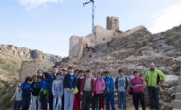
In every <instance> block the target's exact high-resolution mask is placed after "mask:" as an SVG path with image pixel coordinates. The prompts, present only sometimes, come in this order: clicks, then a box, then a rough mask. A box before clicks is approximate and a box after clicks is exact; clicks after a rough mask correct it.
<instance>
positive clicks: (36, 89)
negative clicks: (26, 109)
mask: <svg viewBox="0 0 181 110" xmlns="http://www.w3.org/2000/svg"><path fill="white" fill-rule="evenodd" d="M32 79H33V82H32V84H31V85H30V87H31V90H32V104H31V110H35V105H36V102H37V101H38V95H39V92H40V82H38V81H37V75H34V76H33V77H32ZM40 107H41V105H40V101H38V110H40Z"/></svg>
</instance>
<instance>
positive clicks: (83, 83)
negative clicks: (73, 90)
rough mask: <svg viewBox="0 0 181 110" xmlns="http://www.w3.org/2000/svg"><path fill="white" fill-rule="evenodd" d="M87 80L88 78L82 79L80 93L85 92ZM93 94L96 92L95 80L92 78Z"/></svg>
mask: <svg viewBox="0 0 181 110" xmlns="http://www.w3.org/2000/svg"><path fill="white" fill-rule="evenodd" d="M85 80H86V78H84V79H82V82H81V83H82V84H81V88H80V92H83V91H84V85H85ZM91 92H92V93H94V92H95V82H94V79H92V78H91Z"/></svg>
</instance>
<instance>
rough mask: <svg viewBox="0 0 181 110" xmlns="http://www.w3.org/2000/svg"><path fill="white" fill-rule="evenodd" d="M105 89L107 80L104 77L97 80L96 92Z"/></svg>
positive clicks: (101, 91)
mask: <svg viewBox="0 0 181 110" xmlns="http://www.w3.org/2000/svg"><path fill="white" fill-rule="evenodd" d="M104 90H105V82H104V80H103V79H101V80H98V79H97V80H95V93H96V94H102V93H104Z"/></svg>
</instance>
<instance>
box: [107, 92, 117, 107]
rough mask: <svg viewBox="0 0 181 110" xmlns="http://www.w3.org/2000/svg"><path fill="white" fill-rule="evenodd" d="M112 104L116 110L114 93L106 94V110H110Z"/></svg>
mask: <svg viewBox="0 0 181 110" xmlns="http://www.w3.org/2000/svg"><path fill="white" fill-rule="evenodd" d="M110 102H111V107H112V110H115V106H114V92H110V93H106V110H110Z"/></svg>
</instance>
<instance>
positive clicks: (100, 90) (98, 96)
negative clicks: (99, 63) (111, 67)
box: [93, 72, 105, 110]
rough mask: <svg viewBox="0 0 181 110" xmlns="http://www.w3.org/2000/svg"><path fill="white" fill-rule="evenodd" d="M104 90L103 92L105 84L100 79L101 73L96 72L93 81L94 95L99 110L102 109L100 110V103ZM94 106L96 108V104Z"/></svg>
mask: <svg viewBox="0 0 181 110" xmlns="http://www.w3.org/2000/svg"><path fill="white" fill-rule="evenodd" d="M104 90H105V82H104V80H103V79H102V76H101V73H100V72H98V73H97V79H96V81H95V93H96V94H95V102H99V110H101V109H103V108H101V102H102V98H103V93H104ZM98 99H99V101H98ZM95 106H96V107H98V103H96V105H95ZM93 110H95V108H93Z"/></svg>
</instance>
